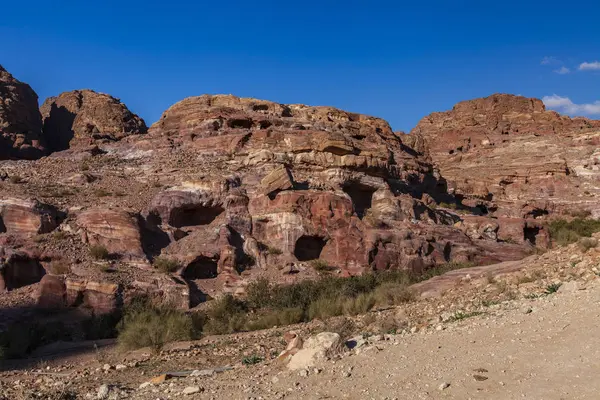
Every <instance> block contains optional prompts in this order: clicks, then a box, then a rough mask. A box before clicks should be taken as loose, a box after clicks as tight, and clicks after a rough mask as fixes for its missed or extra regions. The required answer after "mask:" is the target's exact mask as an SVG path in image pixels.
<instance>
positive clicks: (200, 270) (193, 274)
mask: <svg viewBox="0 0 600 400" xmlns="http://www.w3.org/2000/svg"><path fill="white" fill-rule="evenodd" d="M217 269H218V267H217V261H216V260H213V259H212V258H208V257H204V256H200V257H198V258H196V259H195V260H194V261H192V262H191V263H189V264H188V266H187V267H185V269H184V270H183V272H182V274H181V276H182V277H183V279H186V280H194V279H211V278H216V277H217V274H218V272H217Z"/></svg>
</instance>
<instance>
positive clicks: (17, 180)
mask: <svg viewBox="0 0 600 400" xmlns="http://www.w3.org/2000/svg"><path fill="white" fill-rule="evenodd" d="M8 180H9V181H10V183H14V184H17V183H22V182H23V178H21V177H20V176H18V175H11V177H10V178H8Z"/></svg>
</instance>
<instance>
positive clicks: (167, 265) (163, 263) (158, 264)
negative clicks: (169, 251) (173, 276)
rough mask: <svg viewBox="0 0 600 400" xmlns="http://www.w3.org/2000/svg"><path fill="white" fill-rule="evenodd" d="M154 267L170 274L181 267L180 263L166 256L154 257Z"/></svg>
mask: <svg viewBox="0 0 600 400" xmlns="http://www.w3.org/2000/svg"><path fill="white" fill-rule="evenodd" d="M153 265H154V268H156V269H158V270H159V271H161V272H164V273H165V274H170V273H173V272H175V271H177V270H178V269H179V268H181V264H179V262H178V261H177V260H174V259H172V258H167V257H160V256H159V257H156V258H155V259H154V262H153Z"/></svg>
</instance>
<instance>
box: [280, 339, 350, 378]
mask: <svg viewBox="0 0 600 400" xmlns="http://www.w3.org/2000/svg"><path fill="white" fill-rule="evenodd" d="M340 345H341V340H340V335H339V334H337V333H333V332H322V333H319V334H318V335H316V336H312V337H310V338H308V339H307V340H306V341H305V342H304V344H303V346H302V349H300V350H298V351H297V352H296V353H295V354H294V355H292V357H291V358H290V362H289V363H288V365H287V367H288V368H289V369H291V370H299V369H305V368H311V367H315V366H317V365H319V364H320V363H323V362H324V361H326V360H327V359H328V358H329V356H331V355H332V353H333V352H334V351H335V350H336V348H337V347H338V346H340Z"/></svg>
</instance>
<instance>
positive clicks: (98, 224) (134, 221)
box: [77, 207, 146, 262]
mask: <svg viewBox="0 0 600 400" xmlns="http://www.w3.org/2000/svg"><path fill="white" fill-rule="evenodd" d="M77 224H78V225H79V226H80V227H81V230H82V240H83V242H84V243H88V244H90V245H101V246H104V247H105V248H106V249H107V250H108V252H109V253H110V254H113V255H118V256H121V257H122V258H123V259H125V260H128V261H133V262H136V261H137V262H145V261H146V254H145V253H144V250H143V246H142V236H141V230H140V223H139V216H138V215H137V214H135V213H132V212H127V211H124V210H113V209H110V208H103V207H95V208H91V209H88V210H86V211H83V212H82V213H80V214H79V215H78V216H77Z"/></svg>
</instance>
